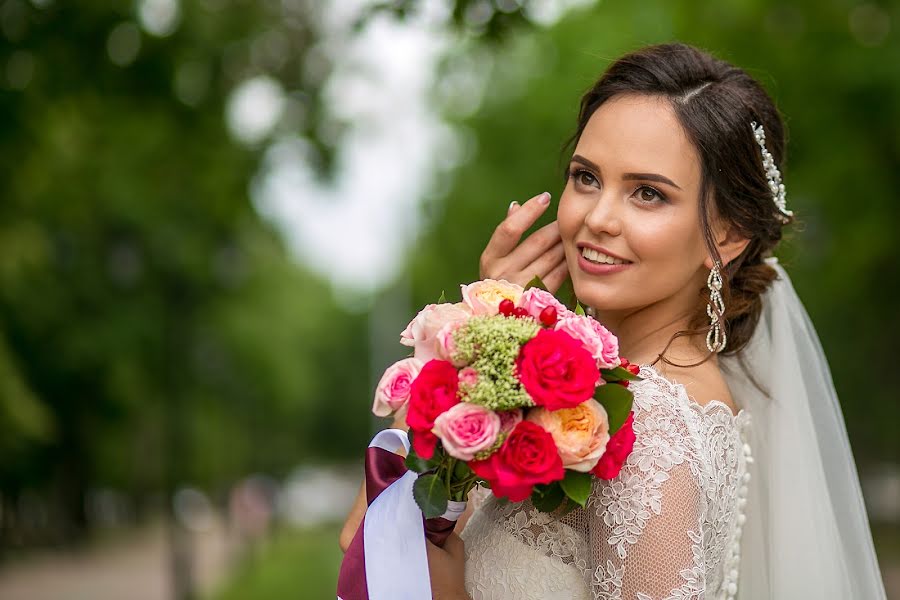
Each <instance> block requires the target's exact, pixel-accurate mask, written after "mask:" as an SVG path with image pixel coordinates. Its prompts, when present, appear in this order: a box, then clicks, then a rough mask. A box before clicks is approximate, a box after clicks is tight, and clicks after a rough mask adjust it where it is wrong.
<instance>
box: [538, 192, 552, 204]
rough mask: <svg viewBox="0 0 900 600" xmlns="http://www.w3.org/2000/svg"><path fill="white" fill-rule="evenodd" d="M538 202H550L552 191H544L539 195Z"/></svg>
mask: <svg viewBox="0 0 900 600" xmlns="http://www.w3.org/2000/svg"><path fill="white" fill-rule="evenodd" d="M538 202H540V203H541V204H550V192H544V193H543V194H541V195H540V196H538Z"/></svg>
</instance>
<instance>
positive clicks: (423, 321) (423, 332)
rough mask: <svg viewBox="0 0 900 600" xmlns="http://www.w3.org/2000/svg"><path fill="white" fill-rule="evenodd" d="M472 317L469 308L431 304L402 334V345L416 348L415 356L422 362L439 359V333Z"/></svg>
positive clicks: (459, 304) (458, 304) (460, 304)
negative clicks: (444, 328)
mask: <svg viewBox="0 0 900 600" xmlns="http://www.w3.org/2000/svg"><path fill="white" fill-rule="evenodd" d="M471 316H472V311H471V310H469V307H468V306H466V305H465V304H463V303H462V302H459V303H457V304H449V303H445V304H429V305H428V306H426V307H425V308H423V309H422V310H420V311H419V314H417V315H416V317H415V318H414V319H413V320H412V321H410V322H409V325H407V326H406V329H404V330H403V333H401V334H400V343H401V344H403V345H404V346H410V347H414V348H415V356H416V358H418V359H420V360H421V361H422V362H428V361H429V360H431V359H432V358H438V357H439V353H438V346H437V337H438V332H439V331H440V330H441V328H443V327H444V326H445V325H447V324H448V323H464V322H465V321H466V320H468V319H469V317H471Z"/></svg>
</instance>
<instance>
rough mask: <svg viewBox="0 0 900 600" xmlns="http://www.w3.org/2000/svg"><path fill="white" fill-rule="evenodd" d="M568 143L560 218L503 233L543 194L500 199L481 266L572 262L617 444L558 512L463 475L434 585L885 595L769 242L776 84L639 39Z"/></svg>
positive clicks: (841, 445) (776, 205)
mask: <svg viewBox="0 0 900 600" xmlns="http://www.w3.org/2000/svg"><path fill="white" fill-rule="evenodd" d="M573 141H574V143H575V150H574V153H573V154H572V156H571V160H570V163H569V165H568V169H567V179H566V185H565V189H564V190H563V193H562V196H561V198H560V200H559V205H558V209H557V211H558V212H557V221H556V222H554V223H552V224H550V225H547V226H545V227H544V228H542V229H540V230H538V231H537V232H536V233H535V234H533V235H532V236H530V237H529V238H528V239H526V240H525V241H524V242H522V243H521V244H519V240H520V238H521V236H522V234H523V232H524V231H525V230H526V229H528V228H529V227H530V226H531V225H532V224H533V223H534V222H535V220H536V219H537V218H538V217H539V216H540V214H541V213H542V212H543V211H544V210H545V209H546V208H547V206H549V204H550V196H549V194H541V195H540V196H537V197H535V198H533V199H531V200H529V201H528V202H526V203H524V204H523V205H522V206H518V205H517V204H516V203H513V204H512V205H511V206H510V212H509V214H508V216H507V218H506V219H505V220H504V221H503V222H502V223H501V224H500V226H499V227H498V228H497V230H496V232H495V234H494V236H493V237H492V239H491V241H490V242H489V244H488V246H487V248H486V249H485V251H484V254H483V255H482V261H481V263H482V264H481V275H482V277H491V278H495V279H507V280H509V281H513V282H516V283H520V284H523V285H524V284H525V283H526V282H527V281H529V280H530V279H531V278H532V277H533V276H534V275H540V276H541V277H542V278H543V279H544V281H545V282H546V283H547V284H548V287H551V289H553V288H558V287H559V286H560V285H561V284H562V282H563V280H564V279H565V278H566V277H571V280H572V283H573V285H574V288H575V292H576V294H577V296H578V298H579V299H580V301H581V302H582V303H583V304H585V305H587V306H590V307H591V308H592V310H593V311H594V315H595V316H596V318H598V319H599V320H600V321H601V322H602V323H604V325H606V326H607V327H608V328H609V329H610V330H612V331H613V332H614V333H615V334H616V335H617V336H618V339H619V344H620V352H621V354H622V356H625V357H627V358H628V359H629V360H630V361H631V362H634V363H638V364H640V365H641V368H640V376H641V378H642V380H641V381H639V382H633V383H632V385H631V389H632V391H633V392H634V396H635V401H634V422H633V429H634V432H635V435H636V441H635V444H634V450H633V452H632V454H631V455H630V457H629V459H628V461H627V463H626V464H625V466H624V467H623V468H622V470H621V472H620V473H619V474H618V476H616V477H615V478H614V479H612V480H609V481H603V480H599V479H598V480H595V481H594V487H593V490H592V493H591V496H590V498H589V500H588V502H587V504H586V506H585V508H583V509H582V508H576V509H575V510H574V511H572V512H570V513H568V514H566V515H559V514H557V513H551V514H546V513H541V512H539V511H537V510H536V509H535V508H534V507H533V506H532V505H531V504H530V502H529V501H527V500H526V501H525V502H523V503H520V504H509V503H503V502H500V501H498V500H497V499H496V498H493V497H491V496H489V494H482V493H479V492H480V490H476V491H474V492H473V494H472V497H471V498H470V503H469V511H468V512H467V514H466V515H464V516H463V518H462V519H461V520H460V523H459V525H458V526H457V531H458V532H459V531H460V530H461V535H459V536H458V535H456V534H454V535H452V536H451V537H450V539H449V540H448V542H447V544H446V546H445V547H444V548H438V547H436V546H433V545H431V544H430V543H428V560H429V567H430V573H431V583H432V591H433V594H434V597H435V598H441V599H460V600H461V599H466V598H471V599H472V600H482V599H484V600H487V599H491V600H513V599H517V600H530V599H534V600H537V599H541V600H549V599H551V598H552V599H566V600H568V599H591V598H603V599H610V600H611V599H628V600H632V599H637V600H650V599H658V598H696V599H700V598H723V599H724V598H729V599H732V598H740V599H741V600H746V599H752V600H763V599H770V598H771V599H779V600H780V599H796V598H817V599H822V598H824V599H835V600H837V599H846V598H859V599H880V598H885V592H884V588H883V586H882V583H881V577H880V573H879V570H878V564H877V562H876V560H875V554H874V550H873V547H872V540H871V534H870V532H869V528H868V521H867V519H866V513H865V508H864V506H863V504H862V497H861V494H860V490H859V482H858V478H857V474H856V469H855V466H854V462H853V458H852V454H851V451H850V447H849V444H848V442H847V434H846V430H845V428H844V423H843V419H842V417H841V413H840V408H839V405H838V403H837V398H836V396H835V392H834V387H833V385H832V383H831V376H830V372H829V369H828V365H827V362H826V361H825V358H824V355H823V354H822V350H821V346H820V345H819V342H818V338H817V336H816V334H815V330H814V329H813V327H812V325H811V323H810V322H809V319H808V317H807V315H806V312H805V310H804V309H803V306H802V304H801V303H800V301H799V299H798V298H797V296H796V294H795V293H794V290H793V287H792V285H791V283H790V279H789V277H788V275H787V273H786V272H785V271H784V269H783V268H782V267H781V266H780V265H779V264H778V262H777V261H776V260H775V259H774V258H773V257H772V251H773V250H774V248H775V247H776V246H777V244H778V242H779V240H780V239H781V237H782V230H783V228H784V227H785V226H787V225H790V224H791V223H792V222H793V216H792V213H791V211H790V210H789V209H788V207H787V206H786V203H785V192H784V186H783V185H782V183H781V175H780V171H779V164H780V163H781V161H782V159H783V156H784V127H783V124H782V121H781V118H780V117H779V114H778V111H777V110H776V108H775V106H774V104H773V103H772V100H771V99H770V98H769V96H768V95H767V94H766V92H765V91H764V90H763V88H762V87H761V86H760V85H759V84H758V83H757V82H756V81H755V80H754V79H752V78H751V77H750V76H749V75H748V74H747V73H746V72H744V71H743V70H741V69H738V68H736V67H734V66H732V65H730V64H728V63H726V62H723V61H721V60H717V59H715V58H713V57H711V56H710V55H708V54H706V53H704V52H702V51H699V50H697V49H695V48H692V47H689V46H685V45H681V44H667V45H660V46H652V47H648V48H644V49H642V50H639V51H637V52H634V53H631V54H628V55H626V56H624V57H622V58H620V59H619V60H618V61H616V62H615V63H613V64H612V65H611V66H610V67H609V69H608V70H607V71H606V73H605V74H604V75H603V76H602V77H601V78H600V80H599V81H598V82H597V83H596V84H594V86H593V87H592V88H591V89H590V90H589V91H588V92H587V93H586V94H585V95H584V97H583V98H582V101H581V110H580V114H579V117H578V126H577V131H576V134H575V136H574V137H573ZM403 425H404V424H403V423H402V422H399V423H396V424H395V426H399V427H402V426H403ZM364 507H365V504H364V501H363V504H362V509H361V510H364ZM359 511H360V509H359V507H358V509H357V511H356V512H357V513H359ZM358 519H359V515H358V514H357V515H356V516H355V517H354V516H353V515H351V518H350V519H348V523H347V525H346V526H345V531H344V533H343V534H342V539H346V538H348V536H349V537H352V535H353V533H354V531H355V528H356V524H358ZM342 544H343V541H342Z"/></svg>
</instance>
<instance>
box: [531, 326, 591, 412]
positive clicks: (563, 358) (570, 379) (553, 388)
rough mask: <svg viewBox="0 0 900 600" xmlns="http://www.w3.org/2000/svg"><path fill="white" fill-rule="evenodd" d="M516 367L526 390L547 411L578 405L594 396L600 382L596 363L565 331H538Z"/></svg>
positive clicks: (580, 344)
mask: <svg viewBox="0 0 900 600" xmlns="http://www.w3.org/2000/svg"><path fill="white" fill-rule="evenodd" d="M516 367H517V375H518V377H519V381H521V382H522V385H523V386H524V387H525V391H527V392H528V394H529V395H530V396H531V399H532V400H534V403H535V404H537V405H538V406H543V407H544V408H546V409H547V410H559V409H560V408H574V407H576V406H578V405H579V404H581V403H582V402H584V401H585V400H587V399H588V398H591V397H593V395H594V390H595V389H596V387H597V381H598V380H599V379H600V371H599V370H598V369H597V361H596V360H594V357H593V356H591V353H590V352H588V351H587V350H585V349H584V346H583V344H582V343H581V341H579V340H576V339H575V338H573V337H572V336H571V335H569V334H568V333H566V332H564V331H552V330H549V329H542V330H541V331H539V332H538V334H537V335H536V336H535V337H534V338H533V339H532V340H530V341H528V342H527V343H526V344H525V345H524V346H522V350H521V351H520V352H519V358H518V359H517V360H516Z"/></svg>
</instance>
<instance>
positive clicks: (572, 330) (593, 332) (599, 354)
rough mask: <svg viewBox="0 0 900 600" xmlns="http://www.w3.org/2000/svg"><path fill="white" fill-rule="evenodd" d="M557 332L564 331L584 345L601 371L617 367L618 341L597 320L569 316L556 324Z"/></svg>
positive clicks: (574, 315)
mask: <svg viewBox="0 0 900 600" xmlns="http://www.w3.org/2000/svg"><path fill="white" fill-rule="evenodd" d="M556 330H557V331H565V332H566V333H568V334H569V335H571V336H572V337H573V338H575V339H577V340H580V341H581V343H582V344H584V348H585V350H587V351H588V352H590V353H591V356H593V357H594V358H595V359H597V366H598V367H599V368H601V369H612V368H615V367H617V366H619V339H618V338H617V337H616V336H614V335H613V334H612V333H611V332H610V331H609V330H608V329H607V328H606V327H604V326H603V325H601V324H600V323H599V322H598V321H597V320H595V319H592V318H590V317H582V316H579V315H576V314H569V315H567V316H566V317H565V318H564V319H560V320H559V321H557V323H556Z"/></svg>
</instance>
